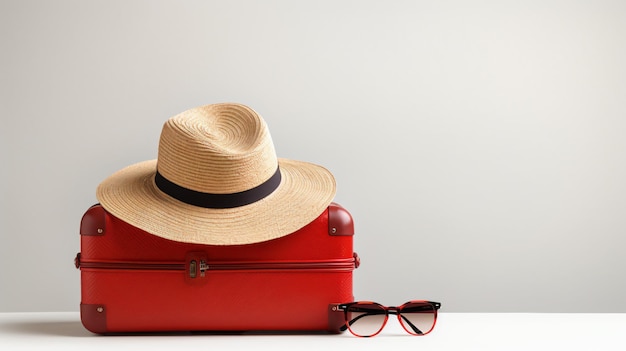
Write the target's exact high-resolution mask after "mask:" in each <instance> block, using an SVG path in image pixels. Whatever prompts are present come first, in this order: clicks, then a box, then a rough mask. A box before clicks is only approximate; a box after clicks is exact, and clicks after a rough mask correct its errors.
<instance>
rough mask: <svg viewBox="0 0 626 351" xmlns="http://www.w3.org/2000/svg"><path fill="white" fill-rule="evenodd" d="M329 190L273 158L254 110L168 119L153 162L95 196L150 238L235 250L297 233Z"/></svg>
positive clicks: (311, 172)
mask: <svg viewBox="0 0 626 351" xmlns="http://www.w3.org/2000/svg"><path fill="white" fill-rule="evenodd" d="M335 190H336V187H335V179H334V178H333V175H332V174H331V173H330V172H329V171H328V170H326V169H325V168H323V167H320V166H317V165H314V164H310V163H306V162H300V161H293V160H286V159H279V158H277V156H276V151H275V150H274V144H273V143H272V138H271V136H270V133H269V131H268V129H267V125H266V124H265V121H263V119H262V118H261V116H259V115H258V114H257V113H256V112H255V111H254V110H252V109H251V108H249V107H246V106H244V105H239V104H229V103H224V104H214V105H207V106H202V107H198V108H194V109H191V110H188V111H185V112H183V113H181V114H179V115H177V116H174V117H172V118H170V119H169V120H168V121H167V122H165V124H164V125H163V130H162V132H161V139H160V142H159V153H158V159H157V160H151V161H145V162H141V163H138V164H134V165H131V166H129V167H126V168H124V169H122V170H120V171H118V172H116V173H114V174H113V175H111V176H110V177H108V178H107V179H105V180H104V181H103V182H102V183H101V184H100V185H99V186H98V189H97V192H96V196H97V198H98V201H100V203H101V204H102V206H103V207H104V208H105V209H106V210H107V211H108V212H110V213H111V214H113V215H114V216H116V217H118V218H120V219H122V220H124V221H126V222H128V223H130V224H131V225H133V226H135V227H138V228H141V229H143V230H145V231H147V232H149V233H151V234H154V235H157V236H160V237H163V238H166V239H170V240H175V241H180V242H186V243H199V244H209V245H239V244H251V243H257V242H262V241H267V240H271V239H276V238H280V237H283V236H285V235H288V234H290V233H293V232H294V231H296V230H298V229H300V228H302V227H303V226H305V225H306V224H308V223H309V222H311V221H313V220H314V219H315V218H317V217H318V216H319V215H320V214H321V213H322V212H323V211H324V210H325V209H326V207H327V206H328V205H329V204H330V202H331V201H332V199H333V197H334V195H335Z"/></svg>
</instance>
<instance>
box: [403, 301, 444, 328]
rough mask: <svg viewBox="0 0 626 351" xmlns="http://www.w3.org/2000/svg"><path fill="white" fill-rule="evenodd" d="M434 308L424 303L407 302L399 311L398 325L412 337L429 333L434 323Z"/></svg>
mask: <svg viewBox="0 0 626 351" xmlns="http://www.w3.org/2000/svg"><path fill="white" fill-rule="evenodd" d="M436 317H437V315H436V313H435V308H434V307H433V306H432V305H431V304H429V303H426V302H409V303H406V304H404V305H403V306H402V307H401V310H400V316H399V319H400V323H402V326H403V327H404V329H405V330H406V331H407V332H408V333H409V334H413V335H425V334H428V333H430V331H431V330H433V327H434V326H435V321H436Z"/></svg>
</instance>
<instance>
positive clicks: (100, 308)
mask: <svg viewBox="0 0 626 351" xmlns="http://www.w3.org/2000/svg"><path fill="white" fill-rule="evenodd" d="M106 316H107V313H106V306H105V305H102V304H83V303H81V304H80V321H81V322H82V323H83V326H84V327H85V329H87V330H89V331H90V332H92V333H96V334H104V333H106V331H107V317H106Z"/></svg>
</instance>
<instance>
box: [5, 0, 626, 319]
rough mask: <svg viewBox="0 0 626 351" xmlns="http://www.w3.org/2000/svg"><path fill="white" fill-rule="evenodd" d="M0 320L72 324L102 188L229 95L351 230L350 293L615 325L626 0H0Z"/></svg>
mask: <svg viewBox="0 0 626 351" xmlns="http://www.w3.org/2000/svg"><path fill="white" fill-rule="evenodd" d="M0 44H1V48H2V49H1V50H2V54H1V55H0V77H1V78H0V89H1V91H0V99H1V100H0V116H1V118H2V120H1V121H2V124H1V126H0V133H1V139H0V143H1V144H0V155H1V156H0V157H1V166H0V167H1V170H0V189H1V196H0V216H1V217H0V235H1V241H0V245H1V246H0V312H7V311H76V310H77V309H78V304H79V300H80V295H79V290H80V287H79V272H78V271H77V270H75V269H74V267H73V262H72V261H73V257H74V255H75V254H76V252H77V251H78V250H79V235H78V224H79V220H80V217H81V215H82V214H83V212H84V211H85V210H86V209H87V207H88V206H90V205H91V204H93V203H94V202H95V201H96V199H95V194H94V192H95V188H96V186H97V185H98V183H99V182H100V181H101V180H103V179H104V178H105V177H107V176H108V175H110V174H111V173H113V172H114V171H116V170H118V169H121V168H122V167H124V166H126V165H129V164H132V163H135V162H139V161H142V160H147V159H152V158H155V157H156V152H157V142H158V137H159V133H160V129H161V126H162V123H163V122H164V121H165V120H166V119H167V118H169V117H171V116H173V115H175V114H177V113H179V112H181V111H184V110H186V109H188V108H191V107H195V106H199V105H204V104H209V103H214V102H223V101H235V102H241V103H245V104H247V105H249V106H251V107H253V108H254V109H256V110H257V111H258V112H259V113H260V114H261V115H262V116H264V118H265V119H266V121H267V122H268V124H269V126H270V130H271V132H272V136H273V138H274V142H275V145H276V148H277V152H278V154H279V156H281V157H287V158H293V159H299V160H306V161H310V162H314V163H318V164H322V165H324V166H326V167H327V168H329V169H330V170H331V171H332V172H333V173H334V174H335V176H336V178H337V182H338V194H337V197H336V201H337V202H340V203H341V204H343V205H344V206H346V207H347V208H349V209H350V210H351V212H352V214H353V216H354V219H355V222H356V230H357V235H356V236H355V248H356V250H357V251H358V252H359V254H360V255H361V257H362V263H363V264H362V266H361V267H360V268H359V269H358V270H357V271H356V273H355V295H356V298H357V299H372V300H377V301H380V302H382V303H387V304H400V303H402V302H404V301H405V300H408V299H412V298H428V299H434V300H439V301H442V302H443V303H444V310H445V311H453V312H462V311H505V312H523V311H530V312H612V311H615V312H626V299H625V298H624V296H626V282H625V278H624V277H625V276H626V255H624V254H623V251H624V247H626V239H625V235H624V233H625V232H626V216H625V209H626V185H625V183H624V179H625V178H626V140H625V138H624V135H625V132H626V105H625V103H624V98H625V97H626V68H625V65H624V62H626V3H624V2H621V1H513V2H511V1H472V2H469V1H433V2H420V1H307V2H304V1H66V0H63V1H5V0H2V1H0Z"/></svg>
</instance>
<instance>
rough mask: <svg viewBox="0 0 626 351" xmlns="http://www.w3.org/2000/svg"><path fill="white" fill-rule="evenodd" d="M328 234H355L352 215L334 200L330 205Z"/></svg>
mask: <svg viewBox="0 0 626 351" xmlns="http://www.w3.org/2000/svg"><path fill="white" fill-rule="evenodd" d="M328 235H332V236H343V235H347V236H350V235H354V221H353V219H352V215H351V214H350V212H348V210H346V209H345V208H343V207H342V206H341V205H339V204H336V203H334V202H333V203H331V204H330V206H328Z"/></svg>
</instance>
